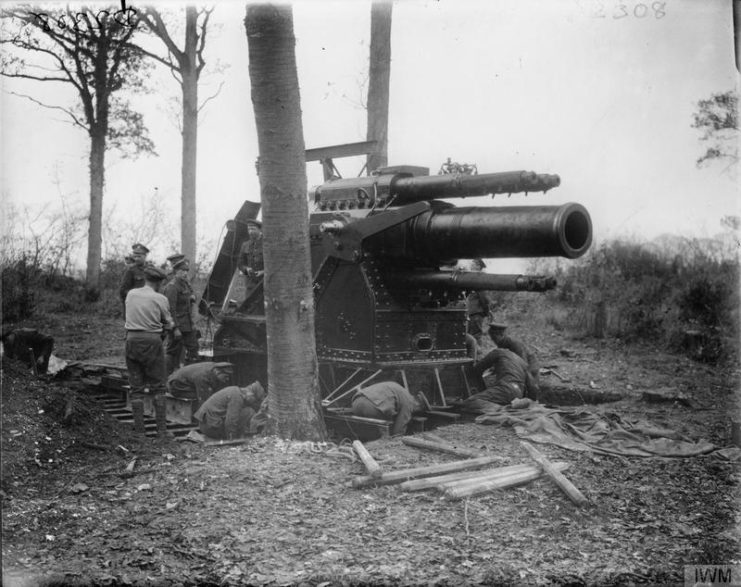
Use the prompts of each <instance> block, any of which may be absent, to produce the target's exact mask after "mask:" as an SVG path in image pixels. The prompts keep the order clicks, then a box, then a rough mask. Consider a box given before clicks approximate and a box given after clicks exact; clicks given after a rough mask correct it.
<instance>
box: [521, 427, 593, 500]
mask: <svg viewBox="0 0 741 587" xmlns="http://www.w3.org/2000/svg"><path fill="white" fill-rule="evenodd" d="M520 444H521V445H522V447H523V448H524V449H525V450H526V451H527V452H528V454H529V455H530V457H531V458H532V459H533V460H534V461H535V462H536V463H538V464H539V465H540V466H541V467H542V468H543V471H544V472H545V473H546V475H548V476H549V477H550V478H551V479H553V481H555V483H556V485H558V486H559V487H560V488H561V490H562V491H563V492H564V493H565V494H566V495H568V496H569V499H570V500H571V501H572V502H574V503H575V504H576V505H578V506H582V505H585V504H587V503H588V502H589V500H587V498H586V497H585V496H584V494H583V493H582V492H581V491H579V490H578V489H577V488H576V487H575V486H574V484H573V483H572V482H571V481H569V480H568V479H567V478H566V477H564V475H562V474H561V472H560V471H559V470H558V469H557V468H556V467H554V465H553V463H551V461H549V460H548V459H547V458H546V457H545V455H544V454H543V453H541V452H540V451H539V450H538V449H536V448H535V447H534V446H533V445H532V444H530V443H528V442H524V441H520Z"/></svg>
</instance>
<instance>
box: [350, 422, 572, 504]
mask: <svg viewBox="0 0 741 587" xmlns="http://www.w3.org/2000/svg"><path fill="white" fill-rule="evenodd" d="M425 436H426V437H427V438H426V439H420V438H414V437H405V438H402V442H403V443H404V444H406V445H408V446H414V447H417V448H423V449H428V450H436V451H439V452H444V453H447V454H453V455H456V456H460V457H464V460H460V461H454V462H452V463H444V464H436V465H429V466H426V467H417V468H413V469H404V470H400V471H389V472H385V473H384V472H383V471H382V470H381V467H380V466H379V465H378V463H377V462H376V461H375V459H373V457H372V456H371V454H370V453H369V452H368V450H367V449H366V448H365V447H364V446H363V444H362V443H361V442H360V441H355V442H354V443H353V446H354V448H355V450H356V452H357V453H358V456H359V457H360V459H361V461H362V462H363V463H364V464H365V466H366V470H367V472H368V475H365V476H361V477H356V478H355V479H353V481H352V487H355V488H356V489H359V488H363V487H374V486H379V485H400V487H401V490H402V491H421V490H424V489H436V490H438V491H440V492H442V493H443V495H444V496H445V497H446V498H448V499H463V498H468V497H474V496H477V495H482V494H484V493H489V492H492V491H497V490H500V489H508V488H510V487H517V486H519V485H523V484H525V483H529V482H530V481H533V480H535V479H537V478H539V477H541V476H542V475H544V474H545V475H547V476H548V477H549V478H551V479H552V480H553V481H554V482H555V483H556V484H557V485H558V486H559V487H560V488H561V489H562V490H563V491H564V492H565V493H566V495H568V497H569V498H570V499H571V501H572V502H573V503H574V504H576V505H578V506H582V505H584V504H586V503H587V498H586V497H585V496H584V495H583V494H582V493H581V492H580V491H579V490H578V489H577V488H576V487H574V485H573V484H572V483H571V482H570V481H569V480H568V479H566V477H564V475H563V473H562V471H564V470H566V469H567V468H568V467H569V465H568V463H564V462H551V461H549V460H548V459H547V458H546V457H545V456H544V455H543V454H541V453H540V452H539V451H538V450H537V449H535V448H534V447H533V446H531V445H530V444H528V443H526V442H521V443H520V444H521V445H522V446H523V448H524V449H525V450H526V451H527V452H528V454H529V455H530V456H531V458H532V459H533V461H535V462H534V463H533V464H529V463H524V464H518V465H508V466H500V467H494V468H492V465H494V464H501V461H502V460H503V459H502V457H499V456H487V455H484V454H481V453H479V452H477V451H473V450H469V449H465V448H458V447H456V446H454V445H452V444H451V443H448V442H446V441H445V440H443V439H442V438H439V437H435V436H433V435H431V434H429V433H425Z"/></svg>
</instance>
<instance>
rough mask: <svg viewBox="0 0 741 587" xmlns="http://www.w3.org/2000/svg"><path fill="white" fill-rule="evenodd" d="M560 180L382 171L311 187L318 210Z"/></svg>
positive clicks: (521, 174)
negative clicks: (377, 173)
mask: <svg viewBox="0 0 741 587" xmlns="http://www.w3.org/2000/svg"><path fill="white" fill-rule="evenodd" d="M560 183H561V180H560V178H559V177H558V175H550V174H546V173H535V172H533V171H505V172H501V173H483V174H481V175H465V174H451V175H418V176H414V175H412V174H410V173H403V172H402V173H385V174H382V175H372V176H369V177H355V178H347V179H334V180H331V181H328V182H327V183H325V184H322V185H320V186H318V187H316V188H314V190H313V198H314V203H315V204H316V205H317V207H318V208H319V209H320V210H337V209H339V210H344V209H350V208H373V207H376V206H386V205H390V204H393V205H394V206H403V205H405V204H412V203H414V202H421V201H428V200H434V199H444V198H467V197H473V196H485V195H488V194H492V195H493V194H513V193H520V192H544V191H548V190H549V189H551V188H554V187H557V186H558V185H559V184H560Z"/></svg>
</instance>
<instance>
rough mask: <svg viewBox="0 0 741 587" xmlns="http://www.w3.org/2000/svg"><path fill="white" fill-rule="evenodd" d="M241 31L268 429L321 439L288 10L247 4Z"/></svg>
mask: <svg viewBox="0 0 741 587" xmlns="http://www.w3.org/2000/svg"><path fill="white" fill-rule="evenodd" d="M245 29H246V31H247V41H248V45H249V63H250V65H249V72H250V81H251V84H252V104H253V107H254V111H255V123H256V126H257V135H258V145H259V149H260V160H259V176H260V194H261V200H262V210H263V233H264V241H263V243H264V258H265V313H266V320H267V347H268V402H269V410H270V415H271V423H270V428H269V432H272V433H277V434H278V435H279V436H281V437H283V438H292V439H298V440H323V439H324V438H325V437H326V430H325V427H324V420H323V418H322V415H321V403H320V397H319V382H318V367H317V359H316V345H315V339H314V302H313V292H312V277H311V264H310V256H309V214H308V203H307V198H306V161H305V155H304V148H305V147H304V136H303V128H302V124H301V101H300V96H299V87H298V74H297V71H296V54H295V44H296V41H295V37H294V33H293V11H292V8H291V6H290V5H280V6H279V5H271V4H250V5H248V6H247V16H246V18H245Z"/></svg>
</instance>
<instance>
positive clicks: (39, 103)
mask: <svg viewBox="0 0 741 587" xmlns="http://www.w3.org/2000/svg"><path fill="white" fill-rule="evenodd" d="M8 93H9V94H11V95H13V96H18V97H19V98H26V99H27V100H30V101H31V102H33V103H34V104H38V105H39V106H42V107H44V108H48V109H49V110H61V111H62V112H64V113H65V114H66V115H68V116H69V117H70V118H71V119H72V121H73V123H74V124H76V125H77V126H79V127H81V128H83V129H85V130H86V131H87V130H88V127H87V126H85V125H84V124H82V123H81V122H80V120H79V119H78V118H77V116H75V115H74V114H73V113H72V111H71V110H67V109H66V108H62V107H61V106H52V105H51V104H44V103H43V102H41V101H39V100H37V99H36V98H33V97H31V96H27V95H26V94H18V93H17V92H8Z"/></svg>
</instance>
